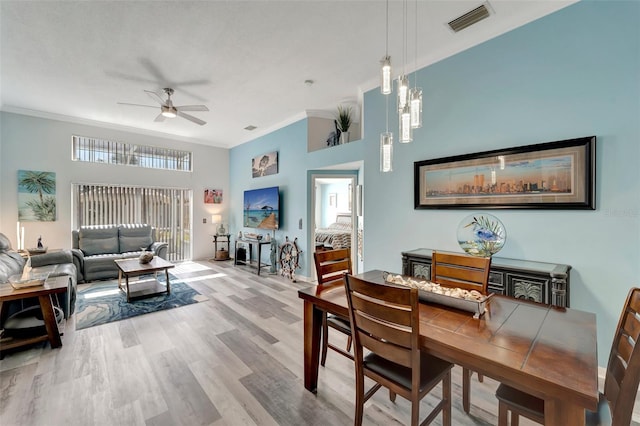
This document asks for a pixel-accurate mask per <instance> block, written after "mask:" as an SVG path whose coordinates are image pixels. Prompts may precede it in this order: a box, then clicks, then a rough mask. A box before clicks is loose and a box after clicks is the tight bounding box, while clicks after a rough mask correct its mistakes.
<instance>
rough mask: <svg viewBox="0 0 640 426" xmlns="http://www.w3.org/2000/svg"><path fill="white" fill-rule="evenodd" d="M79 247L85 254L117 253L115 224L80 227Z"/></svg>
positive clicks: (116, 229)
mask: <svg viewBox="0 0 640 426" xmlns="http://www.w3.org/2000/svg"><path fill="white" fill-rule="evenodd" d="M79 246H80V247H79V248H80V250H82V252H83V253H84V255H85V256H93V255H94V254H104V253H118V228H117V227H116V226H95V227H94V226H87V227H84V226H83V227H81V228H80V233H79Z"/></svg>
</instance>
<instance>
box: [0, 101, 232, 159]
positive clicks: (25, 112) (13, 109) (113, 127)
mask: <svg viewBox="0 0 640 426" xmlns="http://www.w3.org/2000/svg"><path fill="white" fill-rule="evenodd" d="M0 111H3V112H8V113H12V114H20V115H27V116H30V117H37V118H45V119H48V120H55V121H63V122H65V123H75V124H82V125H86V126H94V127H100V128H103V129H111V130H120V131H123V132H129V133H137V134H140V135H145V136H153V137H158V138H162V139H172V140H178V141H181V142H188V143H195V144H198V145H206V146H212V147H215V148H227V149H228V148H229V147H227V146H222V145H212V144H211V143H210V142H208V141H203V140H200V139H197V138H190V137H187V136H180V135H173V134H169V133H163V132H158V131H155V130H146V129H140V128H137V127H131V126H124V125H121V124H113V123H106V122H104V121H98V120H91V119H88V118H80V117H72V116H69V115H63V114H55V113H51V112H45V111H37V110H32V109H26V108H19V107H14V106H10V105H3V106H2V107H0Z"/></svg>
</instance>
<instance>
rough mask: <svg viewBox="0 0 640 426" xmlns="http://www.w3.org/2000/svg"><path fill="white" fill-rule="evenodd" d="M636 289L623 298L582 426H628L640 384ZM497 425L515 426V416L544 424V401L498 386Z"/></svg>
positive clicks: (639, 319)
mask: <svg viewBox="0 0 640 426" xmlns="http://www.w3.org/2000/svg"><path fill="white" fill-rule="evenodd" d="M639 337H640V288H632V289H631V290H630V291H629V294H628V295H627V301H626V302H625V304H624V308H623V309H622V313H621V314H620V319H619V320H618V327H617V328H616V334H615V337H614V339H613V343H612V344H611V352H610V353H609V362H608V364H607V372H606V376H605V380H604V393H600V398H599V399H600V400H599V403H598V411H597V412H592V411H587V412H586V422H585V423H586V425H612V426H629V425H630V424H631V417H632V414H633V406H634V403H635V397H636V393H637V392H638V384H639V383H640V344H637V343H638V338H639ZM496 397H497V398H498V425H499V426H506V425H507V415H508V413H509V411H510V412H511V425H512V426H517V425H518V420H519V416H523V417H526V418H528V419H531V420H533V421H535V422H538V423H540V424H544V401H543V400H541V399H540V398H536V397H535V396H533V395H529V394H527V393H525V392H522V391H519V390H518V389H515V388H512V387H511V386H507V385H505V384H501V385H500V386H498V390H497V391H496Z"/></svg>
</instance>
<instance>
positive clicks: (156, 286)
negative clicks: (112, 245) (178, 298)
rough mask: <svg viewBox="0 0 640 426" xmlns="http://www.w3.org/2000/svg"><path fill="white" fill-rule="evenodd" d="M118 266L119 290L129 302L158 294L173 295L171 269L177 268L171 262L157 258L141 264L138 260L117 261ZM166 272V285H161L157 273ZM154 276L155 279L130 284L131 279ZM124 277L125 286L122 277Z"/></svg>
mask: <svg viewBox="0 0 640 426" xmlns="http://www.w3.org/2000/svg"><path fill="white" fill-rule="evenodd" d="M115 262H116V265H117V266H118V288H119V289H120V290H122V291H124V292H125V293H126V294H127V302H131V301H132V300H134V299H142V298H144V297H151V296H155V295H156V294H161V293H167V294H171V284H170V283H169V269H171V268H173V267H175V265H174V264H173V263H171V262H167V261H166V260H164V259H163V258H161V257H158V256H155V257H154V258H153V260H152V261H151V262H149V263H140V261H139V260H138V258H134V259H119V260H116V261H115ZM161 271H164V273H165V278H166V281H167V283H166V285H165V284H162V283H160V282H159V281H158V280H157V279H156V276H157V273H158V272H161ZM152 273H153V274H154V277H152V278H149V279H145V280H141V281H137V282H135V283H129V278H130V277H135V276H140V275H147V274H152ZM123 276H124V280H125V283H124V286H123V284H122V277H123Z"/></svg>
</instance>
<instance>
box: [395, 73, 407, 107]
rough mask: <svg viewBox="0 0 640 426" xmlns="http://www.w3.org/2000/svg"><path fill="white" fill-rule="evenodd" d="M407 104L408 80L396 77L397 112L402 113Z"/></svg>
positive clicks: (405, 77)
mask: <svg viewBox="0 0 640 426" xmlns="http://www.w3.org/2000/svg"><path fill="white" fill-rule="evenodd" d="M408 103H409V78H407V76H406V75H401V76H400V77H398V111H402V110H403V109H404V107H405V106H407V104H408Z"/></svg>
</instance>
